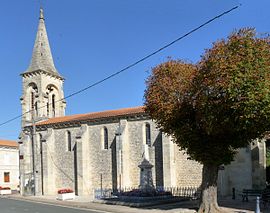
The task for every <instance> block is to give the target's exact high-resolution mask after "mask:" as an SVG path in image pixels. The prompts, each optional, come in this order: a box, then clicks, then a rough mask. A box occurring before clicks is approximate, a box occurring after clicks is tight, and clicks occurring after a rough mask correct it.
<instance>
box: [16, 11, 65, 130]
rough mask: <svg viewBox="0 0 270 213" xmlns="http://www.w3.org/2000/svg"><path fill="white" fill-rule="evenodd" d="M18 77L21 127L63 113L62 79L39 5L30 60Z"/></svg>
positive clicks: (62, 114)
mask: <svg viewBox="0 0 270 213" xmlns="http://www.w3.org/2000/svg"><path fill="white" fill-rule="evenodd" d="M21 76H22V83H23V94H22V97H21V99H20V100H21V106H22V114H23V116H22V127H24V126H27V125H30V124H31V123H32V121H33V119H35V120H36V121H40V120H46V119H48V118H53V117H58V116H64V115H65V108H66V102H65V100H64V91H63V83H64V78H63V77H62V76H61V75H60V74H59V73H58V71H57V70H56V68H55V65H54V61H53V57H52V53H51V48H50V44H49V39H48V36H47V31H46V26H45V19H44V14H43V9H42V8H41V9H40V15H39V25H38V30H37V35H36V40H35V44H34V48H33V53H32V59H31V62H30V65H29V67H28V69H27V70H26V71H25V72H23V73H22V74H21Z"/></svg>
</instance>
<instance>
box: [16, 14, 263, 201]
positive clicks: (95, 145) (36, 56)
mask: <svg viewBox="0 0 270 213" xmlns="http://www.w3.org/2000/svg"><path fill="white" fill-rule="evenodd" d="M21 77H22V85H23V86H22V88H23V91H22V97H21V99H20V100H21V107H22V114H23V116H22V121H21V125H22V131H21V133H20V137H19V144H20V145H19V155H20V157H19V159H20V191H21V194H23V195H29V194H31V195H56V194H57V191H58V190H59V189H63V188H69V189H72V190H74V192H75V194H76V195H78V196H85V195H87V196H93V194H94V190H96V189H99V188H100V187H103V188H108V189H112V190H119V189H122V188H128V187H135V188H136V187H138V186H139V184H140V168H139V165H140V164H141V162H142V160H143V158H145V156H146V153H147V158H148V161H149V162H150V164H151V165H152V166H153V167H152V179H153V185H154V186H156V187H199V186H200V184H201V181H202V165H200V164H199V163H197V162H195V161H192V160H190V159H189V156H187V155H186V154H185V152H184V151H179V148H178V147H177V145H176V144H174V143H173V141H172V138H171V137H170V136H168V135H165V134H164V133H162V132H161V131H160V130H159V129H158V128H157V127H156V124H155V121H153V120H152V119H151V118H150V117H149V115H147V113H145V111H144V107H143V106H138V107H133V108H123V109H115V110H108V111H102V112H92V113H87V114H76V115H65V108H66V104H67V103H66V101H65V98H64V97H65V96H64V90H63V88H64V87H63V83H64V78H63V77H62V76H61V75H60V74H59V72H58V70H57V69H56V67H55V65H54V60H53V56H52V53H51V49H50V44H49V40H48V35H47V32H46V27H45V18H44V14H43V10H42V9H40V15H39V24H38V29H37V35H36V40H35V43H34V48H33V53H32V58H31V62H30V65H29V67H28V69H27V70H26V71H24V72H23V73H22V74H21ZM265 162H266V159H265V143H259V142H258V141H255V142H254V143H253V144H251V145H250V146H249V147H247V148H245V149H241V150H239V153H238V154H237V156H236V158H235V161H234V162H232V163H231V164H230V165H228V166H222V167H221V168H220V171H219V187H218V189H219V193H220V195H224V196H226V195H230V194H231V191H232V188H236V189H237V190H242V189H243V188H264V187H265V181H266V175H265V166H266V163H265Z"/></svg>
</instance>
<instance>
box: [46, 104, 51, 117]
mask: <svg viewBox="0 0 270 213" xmlns="http://www.w3.org/2000/svg"><path fill="white" fill-rule="evenodd" d="M49 114H50V104H49V102H48V103H47V116H49Z"/></svg>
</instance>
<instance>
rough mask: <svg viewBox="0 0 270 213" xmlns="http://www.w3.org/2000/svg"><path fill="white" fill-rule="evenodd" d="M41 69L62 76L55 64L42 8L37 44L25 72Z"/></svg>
mask: <svg viewBox="0 0 270 213" xmlns="http://www.w3.org/2000/svg"><path fill="white" fill-rule="evenodd" d="M39 70H42V71H44V72H47V73H50V74H53V75H56V76H60V75H59V73H58V72H57V70H56V68H55V66H54V62H53V57H52V53H51V48H50V44H49V39H48V36H47V31H46V26H45V21H44V14H43V9H42V8H40V15H39V25H38V31H37V35H36V41H35V45H34V48H33V53H32V59H31V63H30V65H29V67H28V69H27V70H26V71H25V72H24V73H30V72H34V71H39Z"/></svg>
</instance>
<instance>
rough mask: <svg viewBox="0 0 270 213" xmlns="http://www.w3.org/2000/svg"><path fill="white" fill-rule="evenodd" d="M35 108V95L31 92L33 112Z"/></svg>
mask: <svg viewBox="0 0 270 213" xmlns="http://www.w3.org/2000/svg"><path fill="white" fill-rule="evenodd" d="M34 107H35V94H34V92H31V110H34Z"/></svg>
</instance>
